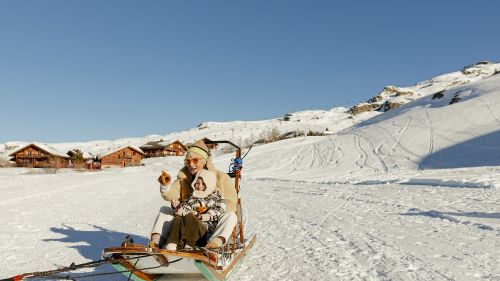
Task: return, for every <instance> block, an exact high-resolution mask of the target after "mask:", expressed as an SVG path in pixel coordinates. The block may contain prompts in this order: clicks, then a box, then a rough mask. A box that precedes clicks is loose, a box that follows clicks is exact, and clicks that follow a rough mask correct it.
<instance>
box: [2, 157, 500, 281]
mask: <svg viewBox="0 0 500 281" xmlns="http://www.w3.org/2000/svg"><path fill="white" fill-rule="evenodd" d="M221 159H222V158H221ZM180 163H181V159H179V158H176V157H170V158H163V159H158V160H153V161H149V162H148V163H147V166H145V167H136V168H127V169H115V170H107V171H102V172H92V173H91V172H85V173H78V172H72V173H68V172H66V173H57V174H22V173H26V170H19V171H20V173H21V174H16V173H13V171H15V170H16V169H14V170H12V169H2V170H0V182H1V183H2V184H1V186H0V194H1V195H2V196H1V199H0V210H1V216H0V225H2V228H1V231H0V268H1V269H2V270H1V272H2V275H1V276H0V277H7V276H10V275H14V274H18V273H22V272H29V271H36V270H46V269H51V268H54V267H57V266H65V265H69V263H71V262H76V263H81V262H85V261H89V260H96V259H99V257H100V254H101V250H102V249H103V248H104V247H107V246H112V245H118V244H119V243H120V242H121V240H122V239H123V237H124V236H125V235H127V234H131V235H132V236H133V237H134V238H135V239H136V241H139V242H146V237H147V236H148V232H149V230H150V228H151V225H152V223H153V220H154V217H155V214H156V212H157V210H158V209H159V208H160V206H162V204H164V202H163V201H162V199H161V197H160V196H159V193H158V185H157V183H156V182H155V178H156V177H157V175H158V174H159V172H160V171H161V170H162V169H167V170H168V171H170V172H174V171H175V170H176V169H177V168H178V167H179V165H180ZM221 163H222V161H219V166H220V168H221V169H224V167H223V166H222V165H221ZM4 171H5V172H4ZM467 171H468V173H469V179H470V180H469V182H471V183H472V182H474V179H479V178H481V177H483V176H484V174H485V173H496V174H498V172H499V171H500V169H499V168H498V167H486V168H477V169H467ZM248 172H249V174H253V173H254V171H252V170H249V171H248ZM425 173H427V174H432V171H427V172H425ZM425 173H421V172H418V173H417V172H415V173H414V177H413V178H418V176H420V177H422V176H423V177H424V178H427V179H429V176H428V175H427V176H426V174H425ZM464 173H465V170H457V173H455V177H458V176H459V175H458V174H460V177H462V178H464ZM444 174H445V175H447V177H448V178H452V175H453V174H454V170H447V171H446V172H445V173H444ZM439 175H441V177H440V179H441V180H444V179H445V178H446V177H443V176H442V175H443V173H442V172H439ZM406 176H407V175H406ZM405 180H408V177H401V178H399V181H398V178H397V177H396V176H394V175H393V180H392V181H391V182H390V183H383V182H381V181H380V182H377V181H373V180H368V178H367V180H366V181H365V182H364V183H365V184H363V181H362V180H360V181H359V182H358V183H343V184H342V183H314V182H308V181H301V182H297V181H285V180H279V179H248V180H246V181H243V184H242V196H243V200H244V201H243V204H244V207H245V208H246V209H247V215H246V216H247V217H248V218H249V222H248V225H247V229H248V230H249V231H251V232H255V233H257V235H258V240H257V242H256V244H255V247H254V248H253V250H252V251H251V252H250V254H249V256H248V257H247V259H246V260H245V263H244V264H243V266H242V267H241V268H240V270H239V271H238V272H237V273H236V275H234V277H233V278H234V279H233V280H500V267H498V264H500V212H499V210H500V189H498V188H495V187H492V186H481V185H479V184H478V185H472V184H471V185H469V187H468V188H464V187H460V184H455V185H449V186H437V185H436V184H439V182H436V181H429V182H427V183H428V185H426V184H425V182H423V183H420V184H418V185H415V184H411V185H408V184H406V183H405ZM360 182H361V183H360ZM366 183H369V185H367V184H366ZM270 214H273V215H270ZM108 271H113V269H112V268H110V267H109V266H105V267H102V268H99V269H96V270H95V271H94V270H90V271H87V272H83V273H80V274H83V275H84V274H88V273H89V272H90V273H102V272H108ZM77 276H78V275H77ZM101 278H102V277H101ZM193 279H194V280H197V279H199V276H190V280H193ZM85 280H103V279H99V278H95V279H92V278H87V279H85ZM106 280H127V278H126V277H124V276H120V275H114V276H107V277H106ZM168 280H170V279H168Z"/></svg>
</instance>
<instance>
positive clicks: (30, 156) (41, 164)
mask: <svg viewBox="0 0 500 281" xmlns="http://www.w3.org/2000/svg"><path fill="white" fill-rule="evenodd" d="M9 156H11V157H12V159H10V160H11V161H14V162H16V167H26V168H67V167H68V165H69V159H70V157H69V156H68V155H66V154H64V153H62V152H60V151H58V150H57V149H55V148H53V147H50V146H48V145H46V144H40V143H31V144H28V145H26V146H24V147H22V148H20V149H18V150H16V151H14V152H13V153H11V154H10V155H9Z"/></svg>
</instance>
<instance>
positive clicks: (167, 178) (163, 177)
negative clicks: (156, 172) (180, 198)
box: [158, 171, 172, 186]
mask: <svg viewBox="0 0 500 281" xmlns="http://www.w3.org/2000/svg"><path fill="white" fill-rule="evenodd" d="M171 180H172V177H171V176H170V175H169V174H168V173H167V172H166V171H162V172H161V175H160V177H158V182H159V183H160V184H161V185H163V186H167V185H168V184H169V183H170V181H171Z"/></svg>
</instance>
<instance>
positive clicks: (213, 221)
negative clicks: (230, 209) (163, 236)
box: [166, 170, 226, 251]
mask: <svg viewBox="0 0 500 281" xmlns="http://www.w3.org/2000/svg"><path fill="white" fill-rule="evenodd" d="M216 181H217V179H216V175H215V173H213V172H211V171H208V170H201V171H199V172H198V173H197V174H196V176H195V179H194V180H193V182H192V184H191V187H192V188H193V193H192V194H191V195H190V196H189V198H188V199H187V200H186V201H184V202H182V203H181V202H179V201H177V200H171V205H172V209H173V210H174V213H175V215H176V217H175V218H174V220H173V222H172V225H171V226H170V230H169V233H168V237H167V246H166V249H167V250H171V251H175V250H177V249H178V248H180V249H183V248H185V247H187V246H189V247H191V248H194V247H195V245H200V246H203V244H204V241H203V240H204V239H202V238H205V235H207V236H208V237H210V236H211V235H212V233H213V232H214V230H215V228H216V227H217V223H218V222H219V218H220V217H221V215H222V214H223V213H224V212H225V211H226V204H225V203H224V199H223V197H222V196H221V195H220V194H219V192H218V191H216V190H215V189H216Z"/></svg>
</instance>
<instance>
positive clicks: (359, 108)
mask: <svg viewBox="0 0 500 281" xmlns="http://www.w3.org/2000/svg"><path fill="white" fill-rule="evenodd" d="M379 108H380V105H378V104H371V103H362V104H358V105H355V106H353V107H351V109H349V113H351V114H352V115H357V114H360V113H363V112H367V111H373V110H377V109H379Z"/></svg>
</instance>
